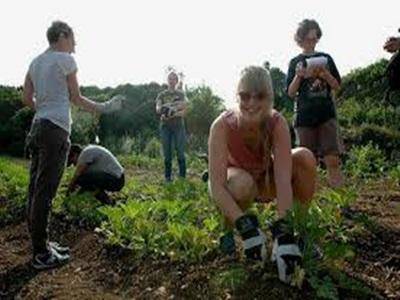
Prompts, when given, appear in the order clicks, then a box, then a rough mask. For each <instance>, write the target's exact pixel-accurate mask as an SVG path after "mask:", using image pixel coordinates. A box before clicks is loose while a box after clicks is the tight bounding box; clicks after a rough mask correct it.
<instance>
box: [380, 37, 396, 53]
mask: <svg viewBox="0 0 400 300" xmlns="http://www.w3.org/2000/svg"><path fill="white" fill-rule="evenodd" d="M383 49H385V50H386V51H387V52H389V53H394V52H396V51H397V50H399V49H400V37H393V36H392V37H389V38H388V39H387V41H386V43H385V44H384V45H383Z"/></svg>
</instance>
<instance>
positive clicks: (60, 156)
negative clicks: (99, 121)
mask: <svg viewBox="0 0 400 300" xmlns="http://www.w3.org/2000/svg"><path fill="white" fill-rule="evenodd" d="M26 142H27V145H26V146H27V150H28V151H29V153H30V154H31V166H30V180H29V189H28V205H27V220H28V228H29V232H30V234H31V238H32V246H33V254H34V255H36V254H39V253H45V252H47V251H48V249H47V240H48V232H47V226H48V223H49V214H50V210H51V204H52V200H53V198H54V196H55V195H56V192H57V188H58V185H59V184H60V180H61V177H62V175H63V172H64V168H65V163H66V160H67V155H68V151H69V146H70V141H69V133H68V132H67V131H65V130H64V129H62V128H61V127H59V126H57V125H55V124H53V123H52V122H50V121H49V120H45V119H41V120H37V121H35V122H34V123H33V124H32V127H31V131H30V132H29V134H28V137H27V141H26Z"/></svg>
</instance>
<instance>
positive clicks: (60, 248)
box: [49, 242, 70, 255]
mask: <svg viewBox="0 0 400 300" xmlns="http://www.w3.org/2000/svg"><path fill="white" fill-rule="evenodd" d="M49 247H50V248H51V249H54V250H56V251H57V252H58V254H61V255H69V253H70V249H69V247H66V246H61V245H60V244H59V243H57V242H49Z"/></svg>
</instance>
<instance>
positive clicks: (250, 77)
mask: <svg viewBox="0 0 400 300" xmlns="http://www.w3.org/2000/svg"><path fill="white" fill-rule="evenodd" d="M243 91H246V92H251V93H265V94H266V95H267V97H266V104H267V106H268V113H270V112H271V111H272V108H273V106H274V89H273V86H272V80H271V75H270V73H269V71H268V70H267V69H265V68H263V67H259V66H249V67H246V68H244V69H243V70H242V71H241V72H240V79H239V83H238V87H237V92H238V93H239V92H243Z"/></svg>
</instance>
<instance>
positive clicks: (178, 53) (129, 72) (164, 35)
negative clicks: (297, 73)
mask: <svg viewBox="0 0 400 300" xmlns="http://www.w3.org/2000/svg"><path fill="white" fill-rule="evenodd" d="M2 2H3V3H2V4H1V10H0V11H1V13H0V34H1V40H2V44H1V46H0V51H1V52H0V53H1V55H0V84H3V85H4V84H5V85H21V84H22V82H23V78H24V75H25V73H26V70H27V68H28V65H29V63H30V61H31V60H32V59H33V58H34V57H35V56H36V55H38V54H39V53H40V52H42V51H43V50H45V49H46V47H47V40H46V36H45V34H46V30H47V28H48V26H49V25H50V24H51V22H52V21H53V20H55V19H61V20H64V21H66V22H68V23H69V24H70V25H71V26H72V27H73V29H74V31H75V35H76V39H77V44H78V45H77V48H76V54H75V58H76V60H77V63H78V68H79V73H78V75H79V80H80V84H81V85H97V86H99V87H105V86H112V87H115V86H116V85H119V84H124V83H132V84H138V83H147V82H150V81H156V82H163V81H164V80H165V69H166V67H167V66H168V65H174V66H175V67H177V68H178V70H179V71H183V72H184V73H185V74H186V80H185V81H186V84H187V85H188V86H189V87H191V86H196V85H200V84H202V83H204V84H206V85H209V86H211V87H212V89H213V90H214V92H215V93H216V94H217V95H219V96H221V97H223V98H224V99H226V100H227V104H228V105H229V106H230V105H231V104H232V103H233V102H234V91H235V86H236V81H237V78H238V74H239V71H240V70H241V69H242V68H243V67H245V66H247V65H249V64H261V63H262V62H264V61H265V60H268V61H270V63H271V65H272V66H277V67H279V68H281V69H282V70H283V71H285V72H286V70H287V64H288V62H289V60H290V58H291V57H293V56H294V55H296V54H297V53H298V52H299V51H300V50H299V48H298V47H297V46H296V44H295V42H294V41H293V34H294V32H295V30H296V27H297V24H298V22H300V21H301V20H302V19H304V18H315V19H316V20H317V21H318V22H319V24H320V26H321V28H322V31H323V36H322V39H321V41H320V43H319V45H318V47H317V49H319V50H322V51H326V52H328V53H330V54H331V55H332V56H333V58H334V59H335V61H336V64H337V66H338V68H339V71H340V72H341V74H342V75H344V74H346V73H347V72H349V71H350V70H351V69H353V68H356V67H361V66H365V65H367V64H369V63H372V62H374V61H376V60H377V59H379V58H382V57H386V58H388V57H389V55H388V54H386V53H385V52H384V51H383V50H382V45H383V43H384V41H385V39H386V38H387V37H388V36H389V35H394V34H396V33H397V28H398V27H400V14H399V12H400V1H399V0H381V1H350V0H349V1H340V0H337V1H333V0H331V1H325V0H319V1H317V0H315V1H311V0H296V1H289V0H279V1H267V0H259V1H258V0H257V1H256V0H247V1H244V0H243V1H235V0H231V1H224V0H198V1H194V0H164V1H162V0H159V1H156V0H145V1H134V0H130V1H123V0H114V1H99V0H98V1H84V0H80V1H78V0H69V1H57V0H52V1H50V0H46V1H40V0H35V1H22V0H13V1H2Z"/></svg>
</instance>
